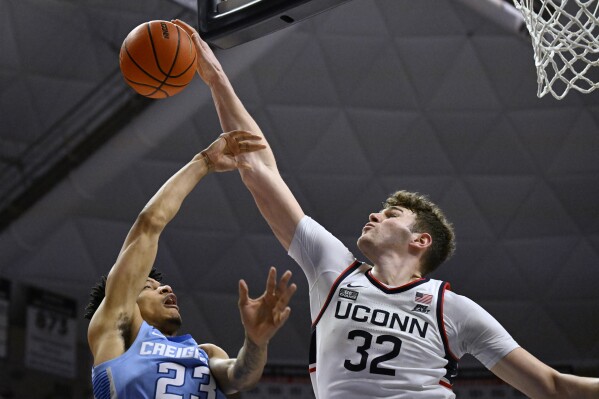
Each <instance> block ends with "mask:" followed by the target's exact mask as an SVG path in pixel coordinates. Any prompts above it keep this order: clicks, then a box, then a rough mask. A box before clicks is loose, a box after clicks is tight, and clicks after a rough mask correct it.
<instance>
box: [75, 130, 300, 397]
mask: <svg viewBox="0 0 599 399" xmlns="http://www.w3.org/2000/svg"><path fill="white" fill-rule="evenodd" d="M255 140H256V137H255V136H253V135H251V134H248V133H246V132H239V131H235V132H229V133H224V134H222V135H221V136H220V137H219V138H218V139H217V140H216V141H214V142H213V143H212V144H211V145H210V146H209V147H208V148H207V149H205V150H204V151H202V152H200V153H199V154H197V155H196V156H195V157H194V158H193V159H192V160H191V161H190V162H189V163H187V164H186V165H185V166H184V167H183V168H181V169H180V170H179V171H178V172H177V173H175V174H174V175H173V176H172V177H171V178H170V179H169V180H168V181H167V182H166V183H165V184H164V185H163V186H162V187H161V188H160V190H158V192H157V193H156V194H155V195H154V196H153V197H152V198H151V199H150V201H149V202H148V203H147V205H146V206H145V207H144V209H143V210H142V211H141V213H140V214H139V216H138V217H137V219H136V221H135V223H134V224H133V227H131V229H130V231H129V233H128V235H127V237H126V239H125V242H124V244H123V247H122V249H121V252H120V253H119V256H118V258H117V260H116V262H115V264H114V266H113V267H112V268H111V269H110V273H109V274H108V277H107V278H102V280H101V282H100V283H99V284H98V285H97V286H96V287H95V288H94V289H93V291H92V295H91V301H90V303H89V305H88V307H87V309H86V315H85V316H86V317H87V318H90V319H91V320H90V323H89V328H88V334H87V337H88V342H89V347H90V350H91V353H92V355H93V358H94V359H93V364H94V367H93V370H92V381H93V391H94V397H96V398H97V399H116V398H121V399H164V398H167V397H168V398H200V397H201V398H212V399H223V398H224V397H225V396H224V395H225V394H229V393H233V392H237V391H241V390H247V389H250V388H251V387H253V386H254V385H255V384H256V383H257V382H258V380H259V379H260V377H261V375H262V371H263V369H264V366H265V364H266V355H267V346H268V341H269V340H270V339H271V338H272V337H273V336H274V334H275V333H276V332H277V331H278V329H279V328H280V327H281V326H282V325H283V324H284V323H285V321H286V320H287V318H288V317H289V313H290V309H289V307H288V306H287V304H288V303H289V299H290V298H291V296H292V295H293V293H294V292H295V290H296V287H295V284H291V285H288V283H289V279H290V277H291V274H290V272H289V271H287V272H286V273H285V274H283V276H282V277H281V279H280V281H279V282H278V283H277V277H276V270H275V269H274V268H271V270H270V272H269V274H268V279H267V284H266V290H265V293H264V294H263V295H262V296H260V297H259V298H257V299H251V298H249V296H248V287H247V285H246V283H245V282H244V281H243V280H241V281H240V282H239V311H240V315H241V321H242V324H243V326H244V329H245V341H244V344H243V347H242V348H241V350H240V351H239V353H238V356H237V358H229V356H228V355H227V353H226V352H225V351H224V350H223V349H221V348H219V347H218V346H216V345H212V344H203V345H199V347H198V344H197V343H196V341H195V340H194V339H193V338H192V337H191V336H190V335H183V336H177V332H178V330H179V328H180V327H181V315H180V314H179V307H178V305H177V297H176V296H175V294H174V292H173V290H172V289H171V287H170V286H168V285H165V284H163V283H161V282H160V281H159V280H160V278H159V276H158V275H157V274H155V273H154V269H153V268H152V266H153V263H154V260H155V259H156V254H157V250H158V240H159V237H160V234H161V233H162V231H163V229H164V228H165V227H166V225H167V224H168V223H169V222H170V221H171V220H172V219H173V218H174V217H175V215H176V214H177V212H178V211H179V209H180V207H181V204H182V203H183V200H184V199H185V198H186V197H187V195H188V194H189V193H190V192H191V191H192V190H193V188H194V187H195V186H196V185H197V184H198V183H199V181H200V180H201V179H202V178H203V177H204V176H206V175H207V174H208V173H209V172H211V171H217V172H220V171H226V170H232V169H235V168H240V167H241V168H242V167H244V166H245V164H243V163H238V162H237V159H236V156H238V155H239V154H240V153H244V152H250V151H256V150H258V149H260V148H261V147H262V146H261V145H260V144H256V143H255ZM258 140H259V138H258Z"/></svg>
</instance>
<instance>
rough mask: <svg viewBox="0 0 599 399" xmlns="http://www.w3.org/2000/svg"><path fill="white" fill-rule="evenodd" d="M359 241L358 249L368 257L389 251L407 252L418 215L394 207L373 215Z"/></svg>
mask: <svg viewBox="0 0 599 399" xmlns="http://www.w3.org/2000/svg"><path fill="white" fill-rule="evenodd" d="M368 220H369V221H368V223H366V225H365V226H364V228H363V229H362V235H361V236H360V238H359V239H358V248H359V249H360V250H361V251H362V252H363V253H364V254H365V255H366V256H368V255H369V254H373V251H375V252H379V251H386V250H389V249H392V250H395V251H400V252H405V251H407V250H408V244H409V243H410V242H411V240H412V237H413V235H414V234H415V233H413V232H412V231H411V227H412V226H413V225H414V223H415V222H416V214H415V213H414V212H412V211H411V210H409V209H406V208H403V207H400V206H392V207H389V208H385V209H383V210H381V211H380V212H376V213H371V214H370V217H369V218H368Z"/></svg>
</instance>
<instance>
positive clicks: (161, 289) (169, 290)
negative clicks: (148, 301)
mask: <svg viewBox="0 0 599 399" xmlns="http://www.w3.org/2000/svg"><path fill="white" fill-rule="evenodd" d="M158 291H159V292H160V293H161V294H170V293H172V292H173V289H172V288H171V286H170V285H162V286H160V287H159V289H158Z"/></svg>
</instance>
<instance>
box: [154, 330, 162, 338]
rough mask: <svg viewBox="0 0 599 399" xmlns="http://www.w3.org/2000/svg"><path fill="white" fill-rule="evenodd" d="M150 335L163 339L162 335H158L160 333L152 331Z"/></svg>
mask: <svg viewBox="0 0 599 399" xmlns="http://www.w3.org/2000/svg"><path fill="white" fill-rule="evenodd" d="M152 335H155V336H157V337H162V338H164V335H162V334H160V333H159V332H157V331H152Z"/></svg>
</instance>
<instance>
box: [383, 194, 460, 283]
mask: <svg viewBox="0 0 599 399" xmlns="http://www.w3.org/2000/svg"><path fill="white" fill-rule="evenodd" d="M383 206H384V207H385V208H389V207H391V206H401V207H403V208H406V209H409V210H411V211H412V212H414V213H415V214H416V222H415V223H414V226H412V231H414V232H418V233H428V234H430V235H431V237H432V239H433V242H432V245H431V246H430V247H429V248H428V250H427V251H426V253H425V255H424V257H423V259H422V264H421V270H420V271H421V272H422V275H423V276H424V275H427V274H429V273H431V272H433V271H434V270H436V269H437V268H438V267H439V266H440V265H441V263H443V262H445V261H446V260H447V259H449V258H450V257H451V255H453V252H454V251H455V233H454V231H453V226H452V225H451V223H450V222H449V221H448V220H447V218H446V217H445V215H444V214H443V212H442V211H441V209H440V208H439V207H438V206H437V205H435V204H434V203H433V202H431V201H430V200H429V199H428V197H426V196H425V195H422V194H419V193H415V192H409V191H403V190H401V191H397V192H395V193H393V194H391V196H390V197H389V198H387V200H386V201H385V202H384V203H383Z"/></svg>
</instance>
